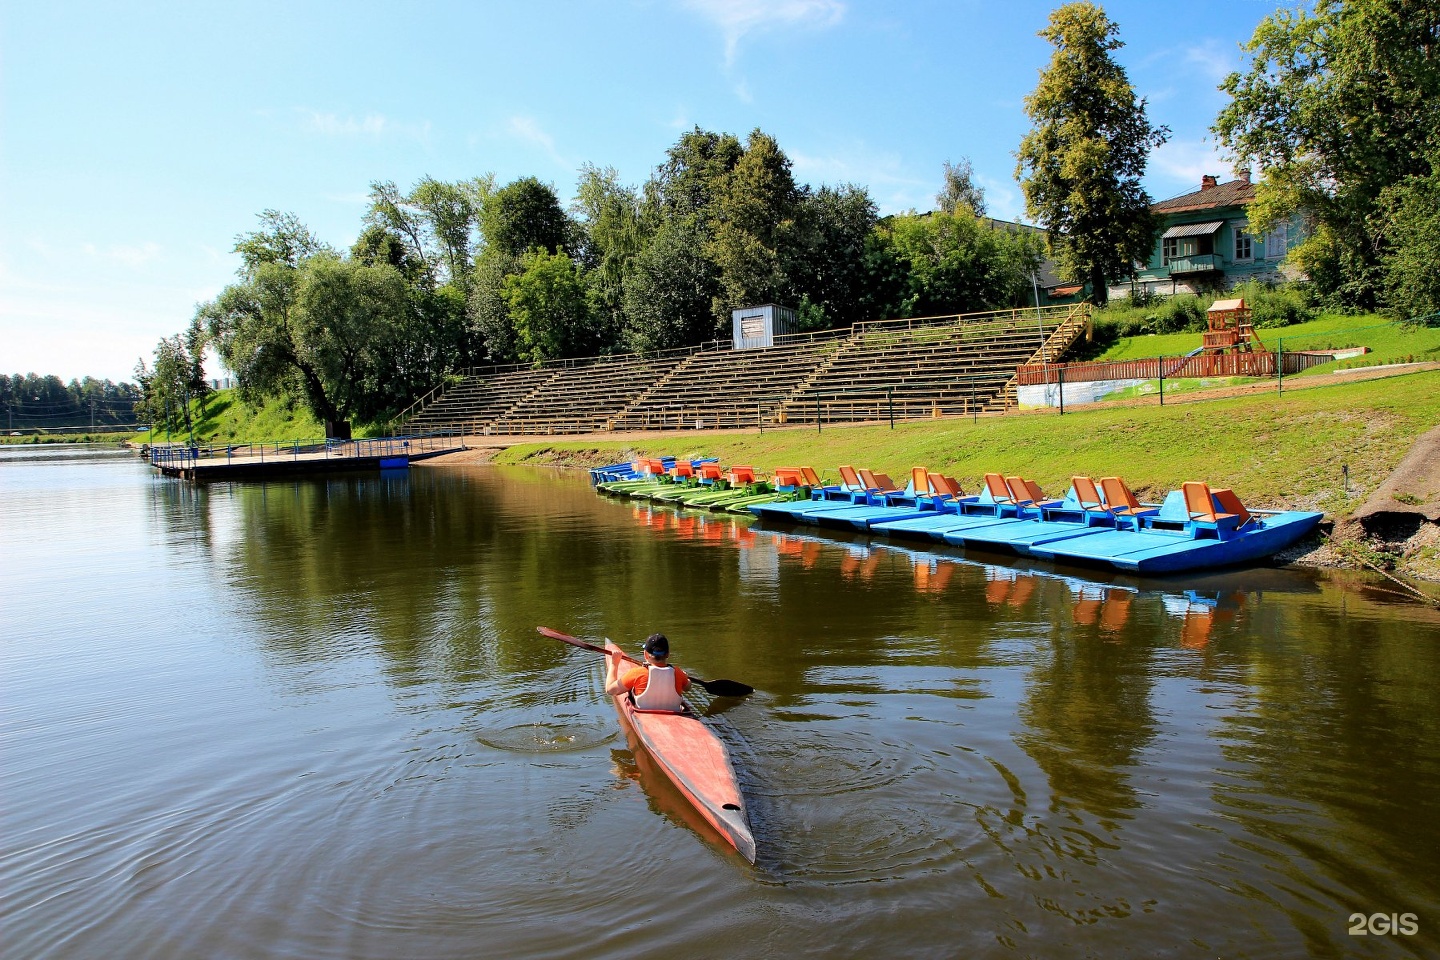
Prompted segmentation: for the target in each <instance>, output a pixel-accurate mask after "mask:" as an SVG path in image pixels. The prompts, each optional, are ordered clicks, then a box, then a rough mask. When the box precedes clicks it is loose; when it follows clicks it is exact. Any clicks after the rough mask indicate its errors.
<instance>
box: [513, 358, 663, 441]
mask: <svg viewBox="0 0 1440 960" xmlns="http://www.w3.org/2000/svg"><path fill="white" fill-rule="evenodd" d="M683 360H684V358H683V357H680V356H666V357H660V358H655V359H649V358H646V357H642V356H639V355H636V354H629V355H626V356H623V357H614V358H608V357H607V358H604V359H600V360H596V361H595V362H593V363H588V364H586V365H584V366H576V367H568V368H561V369H559V370H555V371H553V373H554V376H552V377H551V378H550V379H548V380H546V381H545V382H544V383H542V384H541V385H540V386H538V387H537V388H536V389H535V390H534V391H532V392H531V393H530V394H528V395H527V396H526V397H525V399H524V402H523V403H520V404H516V405H515V406H513V407H511V408H510V409H509V410H507V411H506V412H505V413H504V414H503V415H502V416H499V417H497V418H496V419H495V422H494V424H493V426H492V428H491V429H490V430H489V431H487V432H491V433H503V434H520V435H525V434H554V433H597V432H601V431H605V430H609V429H610V428H611V427H610V424H611V423H612V421H613V420H614V419H615V417H617V416H618V415H619V414H620V412H621V411H622V410H624V409H625V408H626V407H628V406H629V405H630V404H631V403H633V402H634V401H635V400H636V398H638V397H640V396H641V395H643V394H644V393H645V392H646V391H647V390H649V389H650V388H651V387H652V385H653V384H654V383H655V382H656V380H659V379H663V378H664V377H665V375H666V374H667V373H669V372H670V371H671V370H672V369H673V368H675V367H676V366H678V365H679V364H680V363H681V362H682V361H683Z"/></svg>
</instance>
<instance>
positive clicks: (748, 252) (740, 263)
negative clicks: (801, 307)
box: [706, 130, 803, 326]
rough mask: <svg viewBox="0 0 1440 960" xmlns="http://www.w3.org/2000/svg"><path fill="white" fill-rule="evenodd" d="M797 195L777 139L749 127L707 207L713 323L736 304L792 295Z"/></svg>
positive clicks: (722, 320) (719, 321)
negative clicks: (716, 282) (715, 285)
mask: <svg viewBox="0 0 1440 960" xmlns="http://www.w3.org/2000/svg"><path fill="white" fill-rule="evenodd" d="M802 196H803V194H802V193H801V191H800V188H799V187H797V186H796V184H795V178H794V176H793V175H792V174H791V172H790V158H789V157H787V156H786V155H785V152H784V151H783V150H781V149H780V144H779V143H777V142H776V141H775V138H774V137H772V136H770V135H769V134H767V133H764V132H762V131H760V130H754V131H752V132H751V134H750V136H749V137H748V138H746V141H745V153H744V154H743V155H742V156H741V157H740V159H739V160H738V161H736V163H735V166H734V167H733V168H731V170H730V172H729V173H727V174H726V175H725V176H724V178H722V179H721V181H720V191H719V195H718V196H717V197H716V198H715V202H714V203H713V204H712V206H711V210H712V216H711V224H712V226H711V237H710V242H709V245H708V247H707V250H706V252H707V253H708V254H709V256H710V258H711V259H712V260H714V261H715V265H716V266H717V267H719V269H720V294H719V295H718V296H717V297H716V298H715V301H714V313H715V321H716V324H717V325H720V326H723V325H724V324H726V323H728V322H729V319H730V312H731V311H732V310H735V309H736V308H739V307H747V306H753V305H755V304H757V303H781V302H784V301H786V300H792V298H793V295H794V293H795V291H794V290H793V289H792V286H791V283H790V273H791V269H792V266H793V260H794V258H795V255H796V252H797V249H796V248H797V244H798V242H799V239H800V237H799V226H798V223H797V218H798V216H799V212H800V201H801V198H802Z"/></svg>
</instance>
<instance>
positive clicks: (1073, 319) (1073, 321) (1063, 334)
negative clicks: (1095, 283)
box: [981, 302, 1092, 413]
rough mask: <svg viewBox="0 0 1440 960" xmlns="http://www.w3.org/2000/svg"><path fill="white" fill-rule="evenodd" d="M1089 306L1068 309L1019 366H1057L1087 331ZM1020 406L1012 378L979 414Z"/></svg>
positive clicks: (1015, 385)
mask: <svg viewBox="0 0 1440 960" xmlns="http://www.w3.org/2000/svg"><path fill="white" fill-rule="evenodd" d="M1091 310H1092V308H1091V306H1090V304H1089V303H1084V302H1081V303H1077V304H1075V306H1074V307H1072V308H1071V310H1070V312H1069V313H1068V314H1067V315H1066V317H1065V319H1064V320H1062V321H1061V322H1060V325H1059V326H1057V327H1056V328H1055V329H1054V331H1052V332H1051V334H1050V336H1048V337H1046V338H1045V342H1044V343H1042V344H1041V345H1040V349H1039V350H1036V351H1035V353H1034V354H1033V355H1031V357H1030V359H1028V360H1026V361H1025V363H1024V364H1022V366H1029V365H1030V364H1035V363H1058V362H1059V360H1060V358H1061V357H1063V356H1065V354H1066V353H1068V352H1069V351H1070V348H1071V347H1073V346H1075V344H1076V342H1078V341H1079V339H1080V338H1081V337H1083V336H1085V335H1086V334H1088V333H1089V332H1090V329H1091V323H1092V320H1091ZM1019 405H1020V387H1019V378H1018V377H1017V376H1014V375H1012V376H1011V377H1010V379H1009V380H1008V381H1007V382H1006V383H1005V386H1003V387H1001V388H1000V391H999V393H997V394H996V395H995V397H994V399H992V400H991V401H990V402H989V403H988V404H986V405H985V407H984V409H983V410H982V411H981V412H982V413H1004V412H1005V411H1007V410H1012V409H1014V408H1016V407H1018V406H1019Z"/></svg>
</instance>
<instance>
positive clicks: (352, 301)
mask: <svg viewBox="0 0 1440 960" xmlns="http://www.w3.org/2000/svg"><path fill="white" fill-rule="evenodd" d="M261 223H262V229H261V230H258V231H255V232H254V233H250V234H245V235H242V236H241V237H239V238H237V242H236V250H237V252H239V253H240V254H241V257H242V259H243V261H244V266H243V267H242V269H241V271H240V275H241V281H240V282H239V283H235V284H231V285H230V286H228V287H226V288H225V289H224V290H223V291H221V293H220V296H218V297H216V298H215V300H213V301H212V302H210V303H207V304H202V305H201V307H200V308H199V310H198V312H197V320H198V321H200V322H202V323H203V325H204V329H205V331H206V332H207V334H208V336H209V337H210V338H212V339H213V341H214V343H215V344H216V347H217V349H218V350H219V352H220V356H221V358H222V359H223V360H224V361H225V364H226V366H228V367H229V368H230V369H231V370H233V371H235V376H236V379H237V380H238V381H239V384H240V390H241V394H242V396H245V397H246V398H247V399H254V398H258V397H261V396H287V395H296V394H298V395H299V396H300V397H302V398H303V399H304V401H305V404H306V406H307V408H308V409H309V410H310V412H311V413H312V414H314V416H315V418H316V419H317V420H321V421H323V422H325V423H326V424H327V425H330V424H337V425H338V424H340V423H344V422H346V421H349V420H350V419H352V418H355V417H362V418H366V419H373V418H375V417H377V416H379V415H380V414H382V413H383V412H385V409H386V407H387V405H393V404H395V403H397V402H399V401H402V400H404V399H406V396H407V393H408V389H407V390H405V391H402V390H400V389H397V384H399V383H403V384H405V385H406V387H407V388H410V387H413V385H414V381H415V380H416V379H419V378H421V377H423V376H425V375H426V374H428V375H429V376H431V377H434V376H438V372H437V371H435V370H426V371H421V372H420V373H418V374H417V372H416V370H415V364H414V360H413V356H409V355H407V354H406V353H405V351H404V349H403V345H404V344H406V343H407V342H409V341H411V340H419V341H421V342H426V341H427V340H430V338H428V337H425V336H417V333H418V332H419V331H417V330H416V329H415V319H416V314H415V312H414V310H413V308H412V307H413V302H412V300H411V298H410V297H409V290H408V288H407V286H406V284H405V280H404V277H403V276H402V275H401V273H400V272H399V271H398V270H397V269H396V268H395V267H394V266H392V265H391V264H390V263H388V262H374V263H366V262H364V261H363V260H357V259H349V260H347V259H344V258H342V257H341V256H340V255H339V254H337V253H336V252H335V251H334V250H331V249H330V248H328V247H326V246H325V245H323V244H321V243H319V242H318V241H316V240H315V239H314V238H313V236H312V235H311V234H310V232H309V230H308V229H306V228H305V227H304V225H303V224H301V223H300V222H299V220H298V219H297V218H295V217H294V216H293V215H290V214H276V213H275V212H274V211H266V212H265V213H264V214H262V216H261ZM397 330H399V331H402V335H396V334H395V331H397ZM387 348H388V349H387ZM407 361H408V362H407ZM407 378H408V380H407Z"/></svg>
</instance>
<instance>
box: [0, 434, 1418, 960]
mask: <svg viewBox="0 0 1440 960" xmlns="http://www.w3.org/2000/svg"><path fill="white" fill-rule="evenodd" d="M917 547H918V545H910V544H905V543H901V542H891V541H885V540H879V539H875V540H872V539H869V538H867V537H865V536H859V535H857V536H846V535H843V534H842V535H837V536H833V537H832V536H816V535H814V531H813V530H812V531H805V530H797V529H794V528H785V527H769V526H766V525H764V524H759V523H747V522H745V521H743V520H741V521H736V520H734V519H731V518H728V517H723V516H722V517H719V518H713V517H710V516H708V515H704V516H701V515H695V514H688V513H677V512H675V511H674V510H671V509H668V508H666V509H662V508H656V509H653V510H652V509H649V508H646V507H643V506H638V505H636V504H633V503H631V502H627V501H618V500H612V499H608V498H606V497H604V496H601V495H598V494H596V493H595V492H594V491H593V490H592V489H591V488H590V487H589V485H588V484H587V483H586V481H585V478H584V477H583V475H577V474H576V473H575V472H563V471H558V470H550V469H525V468H514V467H511V468H502V467H484V466H477V467H415V468H413V469H412V470H410V471H409V472H408V474H407V473H398V474H394V475H389V474H387V475H384V476H369V477H354V478H341V479H329V480H323V481H314V482H285V483H275V484H266V485H260V484H249V485H215V486H210V487H196V486H189V485H184V484H181V483H178V482H174V481H166V480H161V479H158V478H155V477H153V476H151V474H150V473H149V472H148V470H147V468H146V467H145V466H144V465H143V464H142V463H141V462H139V461H138V460H136V459H134V458H132V457H128V456H116V455H106V454H97V453H83V452H82V453H63V452H55V451H46V450H39V451H36V450H33V449H32V450H28V451H18V452H16V451H7V452H6V453H4V454H3V455H0V576H3V581H0V582H3V585H4V586H3V592H0V622H3V626H4V630H3V634H0V709H3V717H0V723H3V726H0V749H3V754H0V764H3V765H0V774H3V794H0V828H3V829H0V844H3V846H0V893H3V897H0V954H3V956H4V957H7V958H11V957H13V958H26V960H30V958H91V957H94V958H102V957H103V958H117V957H125V958H129V957H145V958H194V957H206V958H230V957H234V958H250V957H295V958H302V957H303V958H331V957H333V958H371V957H374V958H392V957H426V958H448V957H576V958H579V957H584V958H596V957H601V958H605V957H614V958H621V957H624V958H635V957H676V956H685V957H756V958H760V957H766V958H769V957H873V956H891V957H1029V956H1036V957H1085V956H1096V957H1124V956H1135V957H1143V956H1162V955H1163V956H1168V957H1184V958H1189V957H1194V958H1207V957H1217V956H1224V957H1267V958H1268V957H1304V956H1336V957H1339V956H1365V957H1371V956H1373V957H1389V956H1432V957H1433V956H1437V955H1440V869H1437V868H1440V615H1437V613H1436V611H1434V610H1433V609H1427V608H1425V607H1424V606H1422V605H1419V604H1417V603H1414V602H1410V601H1407V600H1405V599H1404V598H1402V597H1401V596H1400V595H1399V594H1398V592H1396V591H1394V590H1393V589H1390V588H1389V586H1388V584H1387V583H1386V582H1385V581H1383V580H1379V579H1374V578H1370V577H1360V576H1355V575H1353V574H1336V573H1319V572H1313V571H1292V570H1270V569H1257V570H1250V571H1240V572H1231V573H1226V574H1223V575H1209V576H1204V577H1194V578H1187V579H1180V580H1149V581H1146V580H1135V579H1125V578H1121V577H1107V576H1105V575H1098V576H1097V575H1096V574H1094V573H1087V572H1082V571H1076V570H1071V569H1066V568H1061V567H1052V566H1048V565H1035V564H1030V563H1027V562H1024V561H1019V560H1006V559H1004V558H1000V557H995V556H984V555H980V554H966V553H965V552H963V551H960V550H958V549H946V548H941V549H938V550H935V551H925V550H920V549H916V548H917ZM540 624H545V625H548V626H551V627H554V628H557V629H559V630H563V631H565V632H568V633H572V634H577V635H583V636H587V637H591V638H599V637H604V636H609V637H613V638H615V639H616V640H618V641H622V642H624V643H626V644H628V645H630V646H631V648H632V649H633V648H634V647H635V646H637V644H638V639H639V638H641V637H643V636H644V635H646V634H648V633H650V632H652V631H654V630H661V631H663V632H665V633H667V634H668V635H669V636H670V638H671V641H672V644H673V646H674V649H675V651H676V653H675V658H676V660H677V662H679V663H680V664H681V665H683V666H685V667H687V668H689V669H691V670H692V671H693V672H694V673H696V674H698V675H699V676H702V677H707V678H718V677H724V678H731V679H736V680H741V681H744V682H746V683H750V684H752V685H754V686H755V687H756V688H757V693H756V694H755V695H754V696H751V697H749V698H747V699H745V700H743V701H726V702H722V701H712V702H710V703H708V704H705V703H704V698H703V697H702V698H701V703H702V705H703V706H704V707H705V708H706V709H708V711H709V712H710V714H711V716H710V722H712V723H713V724H714V725H715V727H716V728H717V729H718V730H719V732H720V734H721V735H722V736H723V737H724V738H725V739H726V741H727V742H728V743H729V744H730V746H731V749H732V752H733V754H734V756H735V758H736V760H737V763H738V766H739V768H740V773H741V777H742V781H743V786H744V789H745V792H746V796H747V799H748V802H749V804H750V807H751V814H752V820H753V822H754V828H755V834H756V837H757V840H758V844H759V860H758V863H757V864H756V865H754V866H753V867H752V866H750V865H748V864H746V863H745V862H743V861H742V860H740V859H739V858H738V857H737V856H736V855H735V854H733V853H730V852H727V851H726V850H725V849H724V848H722V847H721V846H719V845H718V844H716V843H715V842H714V838H713V837H711V836H709V835H708V834H707V833H705V832H704V831H703V830H701V829H699V828H697V826H696V825H695V824H694V822H693V820H694V818H693V817H692V816H690V815H688V812H687V811H686V809H685V807H684V805H683V804H682V803H680V802H679V801H678V799H677V797H676V796H675V795H674V793H673V791H672V790H670V789H667V788H666V787H665V785H664V784H663V783H656V782H654V781H653V780H652V779H651V778H650V777H649V774H648V769H649V768H648V766H647V765H645V764H643V763H637V761H636V758H635V757H634V756H632V755H631V754H630V753H629V751H628V750H627V748H626V744H625V740H624V738H623V737H622V736H621V735H620V731H619V727H618V724H617V721H616V717H615V715H614V712H613V709H612V707H611V705H610V703H609V701H608V699H607V698H606V697H605V696H604V695H603V693H602V690H601V679H602V678H601V669H600V668H601V664H600V663H599V662H598V661H599V658H598V657H596V656H594V655H593V654H589V653H586V652H584V651H580V650H576V649H573V648H571V647H567V646H564V645H562V644H559V643H555V642H554V641H548V640H545V639H543V638H541V637H539V636H537V635H536V633H535V627H536V626H537V625H540ZM642 759H643V758H642ZM1356 914H1359V915H1361V917H1360V919H1359V920H1358V921H1357V919H1356V918H1355V917H1354V915H1356ZM1374 914H1384V915H1385V916H1384V917H1383V918H1380V919H1379V920H1376V919H1375V918H1373V917H1372V915H1374ZM1407 914H1409V915H1413V919H1409V920H1407V919H1406V917H1405V915H1407ZM1392 915H1393V916H1392ZM1412 927H1413V928H1414V929H1413V932H1409V931H1411V928H1412ZM1396 928H1400V929H1401V931H1402V932H1394V931H1395V929H1396ZM1352 931H1356V932H1352Z"/></svg>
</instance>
